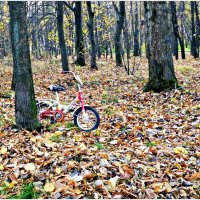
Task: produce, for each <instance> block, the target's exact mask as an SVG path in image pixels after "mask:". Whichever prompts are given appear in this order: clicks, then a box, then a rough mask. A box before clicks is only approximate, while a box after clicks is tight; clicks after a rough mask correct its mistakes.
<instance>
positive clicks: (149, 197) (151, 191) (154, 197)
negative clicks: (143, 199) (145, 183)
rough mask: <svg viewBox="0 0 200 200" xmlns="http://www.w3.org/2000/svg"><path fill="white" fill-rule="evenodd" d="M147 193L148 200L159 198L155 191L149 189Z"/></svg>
mask: <svg viewBox="0 0 200 200" xmlns="http://www.w3.org/2000/svg"><path fill="white" fill-rule="evenodd" d="M145 192H146V195H147V198H148V199H156V198H157V196H156V194H155V193H154V191H153V190H152V189H148V188H147V189H146V190H145Z"/></svg>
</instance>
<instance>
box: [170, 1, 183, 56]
mask: <svg viewBox="0 0 200 200" xmlns="http://www.w3.org/2000/svg"><path fill="white" fill-rule="evenodd" d="M170 6H171V13H172V25H173V31H174V35H175V37H176V40H178V41H179V44H180V46H181V57H182V59H185V47H184V43H183V41H182V39H183V38H182V39H181V36H180V34H179V30H178V22H177V16H176V2H175V1H170ZM176 59H178V55H177V56H176Z"/></svg>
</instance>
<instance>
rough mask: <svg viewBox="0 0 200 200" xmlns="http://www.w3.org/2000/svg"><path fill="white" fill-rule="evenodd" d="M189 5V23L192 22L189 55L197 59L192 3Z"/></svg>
mask: <svg viewBox="0 0 200 200" xmlns="http://www.w3.org/2000/svg"><path fill="white" fill-rule="evenodd" d="M190 5H191V21H192V42H191V54H192V55H193V56H194V58H198V53H197V44H196V35H195V21H194V12H195V10H194V1H191V2H190Z"/></svg>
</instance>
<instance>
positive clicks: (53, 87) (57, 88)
mask: <svg viewBox="0 0 200 200" xmlns="http://www.w3.org/2000/svg"><path fill="white" fill-rule="evenodd" d="M49 90H50V91H52V92H60V91H65V87H64V86H60V85H50V86H49Z"/></svg>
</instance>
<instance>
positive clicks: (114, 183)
mask: <svg viewBox="0 0 200 200" xmlns="http://www.w3.org/2000/svg"><path fill="white" fill-rule="evenodd" d="M118 180H119V176H115V177H113V178H111V179H109V181H108V187H109V191H111V192H112V191H114V190H115V188H116V186H117V182H118Z"/></svg>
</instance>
